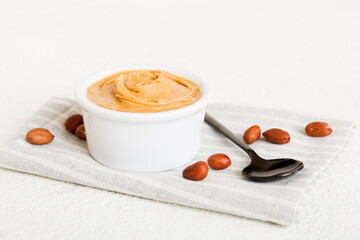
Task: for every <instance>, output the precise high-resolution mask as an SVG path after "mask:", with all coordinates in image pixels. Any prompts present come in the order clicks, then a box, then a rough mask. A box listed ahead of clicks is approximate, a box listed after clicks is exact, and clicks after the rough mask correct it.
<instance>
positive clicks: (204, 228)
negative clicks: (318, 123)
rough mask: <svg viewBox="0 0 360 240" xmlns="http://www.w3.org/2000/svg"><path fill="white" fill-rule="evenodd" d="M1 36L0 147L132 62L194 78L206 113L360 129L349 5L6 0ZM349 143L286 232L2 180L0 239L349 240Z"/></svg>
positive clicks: (353, 223)
mask: <svg viewBox="0 0 360 240" xmlns="http://www.w3.org/2000/svg"><path fill="white" fill-rule="evenodd" d="M0 30H1V31H0V43H1V44H0V116H1V117H0V144H5V143H6V142H7V141H9V140H10V139H11V138H12V137H14V136H15V135H16V133H17V132H18V131H19V130H20V129H21V128H22V127H23V126H24V124H25V123H26V122H27V121H28V120H29V119H30V118H31V116H32V115H33V114H34V113H35V111H36V110H37V109H38V108H39V107H40V106H41V105H42V104H43V103H45V102H46V101H47V99H48V98H50V97H52V96H62V97H69V98H73V89H74V86H75V84H76V82H77V81H78V80H79V79H81V78H82V77H84V76H86V75H87V74H89V73H93V72H96V71H99V70H102V69H104V68H109V67H112V66H116V65H123V64H139V63H140V64H142V63H147V64H167V65H173V66H177V67H181V68H184V69H188V70H191V71H194V72H196V73H197V74H199V75H202V76H203V77H205V78H206V79H208V80H209V81H211V83H212V85H213V87H214V89H215V94H214V97H213V100H212V101H213V102H222V103H231V104H244V105H249V106H262V107H270V108H278V109H283V110H292V111H297V112H303V113H311V114H317V115H319V116H324V117H333V118H341V119H348V120H353V121H354V122H356V123H357V124H358V125H359V123H360V108H359V105H360V91H359V90H360V88H359V87H360V84H359V83H358V82H359V81H360V4H359V1H356V0H353V1H351V0H342V1H340V0H339V1H328V0H326V1H313V0H312V1H278V0H275V1H266V0H264V1H241V2H240V1H195V0H181V1H177V2H175V1H166V0H163V1H158V0H156V1H145V0H144V1H115V0H114V1H85V0H83V1H70V0H65V1H64V0H63V1H57V2H55V1H45V0H44V1H39V0H33V1H25V0H21V1H18V0H14V1H6V2H5V1H3V2H2V3H1V7H0ZM239 121H241V119H239ZM359 138H360V132H359V130H358V129H357V130H356V133H355V135H354V138H353V142H352V147H350V148H349V154H348V156H347V157H346V158H344V160H343V161H342V162H341V163H339V164H337V165H336V166H335V168H336V169H335V170H334V171H332V172H331V173H330V174H329V175H328V176H327V177H326V178H325V179H323V182H322V184H321V185H320V186H319V188H318V191H316V192H315V193H314V194H313V196H312V198H311V199H310V200H309V202H308V204H307V205H306V206H305V208H304V211H303V214H302V218H301V219H302V222H301V223H300V224H297V225H293V226H290V227H282V226H278V225H274V224H269V223H264V222H261V221H256V220H250V219H246V218H241V217H235V216H229V215H225V214H220V213H215V212H209V211H204V210H198V209H192V208H187V207H181V206H177V205H173V204H165V203H160V202H156V201H151V200H146V199H141V198H137V197H131V196H127V195H123V194H116V193H112V192H107V191H101V190H96V189H92V188H87V187H82V186H77V185H74V184H69V183H64V182H59V181H54V180H50V179H46V178H41V177H37V176H32V175H28V174H22V173H18V172H13V171H9V170H5V169H0V239H113V238H122V239H135V238H138V239H144V238H148V239H228V238H229V239H230V238H233V239H359V235H358V234H359V225H360V172H359V170H360V151H359V144H360V142H359V140H358V139H359Z"/></svg>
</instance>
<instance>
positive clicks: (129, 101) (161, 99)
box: [87, 70, 201, 113]
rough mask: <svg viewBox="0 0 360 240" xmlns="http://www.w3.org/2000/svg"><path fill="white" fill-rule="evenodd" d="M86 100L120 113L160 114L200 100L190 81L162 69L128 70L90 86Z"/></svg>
mask: <svg viewBox="0 0 360 240" xmlns="http://www.w3.org/2000/svg"><path fill="white" fill-rule="evenodd" d="M87 97H88V99H89V100H90V101H92V102H93V103H95V104H96V105H98V106H100V107H103V108H107V109H111V110H116V111H121V112H143V113H144V112H162V111H168V110H173V109H177V108H182V107H185V106H188V105H190V104H193V103H194V102H196V101H197V100H199V98H200V97H201V92H200V89H199V87H198V86H197V85H196V84H195V83H194V82H192V81H190V80H188V79H185V78H182V77H179V76H176V75H174V74H172V73H169V72H165V71H162V70H129V71H123V72H118V73H115V74H112V75H110V76H108V77H105V78H104V79H102V80H100V81H98V82H96V83H94V84H92V85H91V86H90V87H88V89H87Z"/></svg>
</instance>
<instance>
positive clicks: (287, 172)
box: [205, 113, 304, 182]
mask: <svg viewBox="0 0 360 240" xmlns="http://www.w3.org/2000/svg"><path fill="white" fill-rule="evenodd" d="M205 122H207V123H208V124H209V125H210V126H212V127H213V128H215V129H216V130H218V131H219V132H221V133H222V134H224V135H225V136H226V137H227V138H228V139H230V140H231V141H232V142H233V143H235V144H236V145H238V146H239V147H240V148H241V149H242V150H244V151H245V152H246V153H247V154H248V155H249V157H250V159H251V163H250V165H249V166H247V167H246V168H244V170H243V171H242V174H243V175H244V176H245V177H247V178H248V179H250V180H253V181H259V182H270V181H275V180H278V179H281V178H284V177H288V176H291V175H293V174H295V173H297V172H298V171H300V170H301V169H303V168H304V164H303V163H302V162H300V161H298V160H294V159H291V158H279V159H271V160H266V159H263V158H261V157H259V156H258V155H257V154H256V152H255V151H254V150H253V149H251V147H250V146H249V145H247V144H245V142H244V141H242V140H241V139H240V138H238V137H236V136H235V134H234V133H232V132H231V131H230V130H229V129H227V128H226V127H225V126H224V125H222V124H221V123H219V122H218V121H217V120H216V119H215V118H213V117H212V116H210V115H209V114H208V113H205Z"/></svg>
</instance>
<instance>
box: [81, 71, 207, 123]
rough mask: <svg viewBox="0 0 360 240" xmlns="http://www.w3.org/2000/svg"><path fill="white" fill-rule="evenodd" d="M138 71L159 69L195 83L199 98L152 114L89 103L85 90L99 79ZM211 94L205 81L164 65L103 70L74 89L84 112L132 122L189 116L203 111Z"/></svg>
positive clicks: (90, 76) (189, 73) (85, 79)
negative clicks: (191, 102)
mask: <svg viewBox="0 0 360 240" xmlns="http://www.w3.org/2000/svg"><path fill="white" fill-rule="evenodd" d="M139 69H148V70H156V69H161V70H165V71H168V72H171V73H173V74H175V75H178V76H180V77H184V78H186V79H189V80H191V81H193V82H195V83H196V84H197V85H198V86H199V88H200V90H201V97H200V99H199V100H198V101H196V102H194V103H193V104H191V105H188V106H185V107H182V108H178V109H174V110H168V111H163V112H154V113H134V112H121V111H116V110H111V109H107V108H103V107H100V106H98V105H96V104H95V103H93V102H91V101H90V100H89V99H88V98H87V89H88V87H89V86H90V85H91V84H93V83H95V82H97V81H100V80H101V79H103V78H105V77H107V76H109V75H111V74H114V73H117V72H121V71H126V70H139ZM211 93H212V89H211V87H210V85H209V84H208V82H207V81H205V80H204V79H203V78H201V77H199V76H198V75H196V74H194V73H192V72H190V71H187V70H183V69H180V68H176V67H170V66H164V65H129V66H120V67H115V68H111V69H107V70H103V71H100V72H97V73H94V74H91V75H89V76H88V77H86V78H84V79H83V80H81V81H79V83H78V84H77V86H76V88H75V97H76V100H77V102H78V103H79V104H80V106H81V108H83V109H84V110H85V111H87V112H90V113H92V114H95V115H97V116H100V117H103V118H107V119H113V120H123V121H132V122H153V121H164V120H172V119H178V118H182V117H186V116H188V115H191V114H193V113H195V112H198V111H201V110H202V109H204V108H205V107H206V105H207V104H208V102H209V100H210V97H211Z"/></svg>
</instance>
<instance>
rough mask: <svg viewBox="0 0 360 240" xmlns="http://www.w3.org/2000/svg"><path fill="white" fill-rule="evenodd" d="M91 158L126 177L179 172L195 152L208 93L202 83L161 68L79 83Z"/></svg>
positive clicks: (108, 73) (123, 70)
mask: <svg viewBox="0 0 360 240" xmlns="http://www.w3.org/2000/svg"><path fill="white" fill-rule="evenodd" d="M75 95H76V99H77V102H78V103H79V105H80V106H81V109H82V112H83V117H84V125H85V131H86V137H87V144H88V149H89V152H90V154H91V156H92V157H93V158H94V159H95V160H96V161H98V162H99V163H101V164H103V165H105V166H107V167H110V168H114V169H118V170H123V171H130V172H161V171H166V170H170V169H174V168H177V167H180V166H183V165H185V164H187V163H188V162H190V161H191V160H192V159H193V158H194V157H195V156H196V155H197V153H198V152H199V149H200V141H201V129H202V125H203V121H204V115H205V108H206V105H207V104H208V102H209V99H210V95H211V89H210V86H209V84H208V83H207V82H206V81H205V80H203V79H202V78H201V77H199V76H197V75H195V74H193V73H191V72H188V71H185V70H181V69H178V68H173V67H165V66H130V67H118V68H113V69H109V70H105V71H102V72H99V73H96V74H93V75H91V76H89V77H87V78H85V79H84V80H82V81H80V82H79V83H78V85H77V87H76V90H75Z"/></svg>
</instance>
